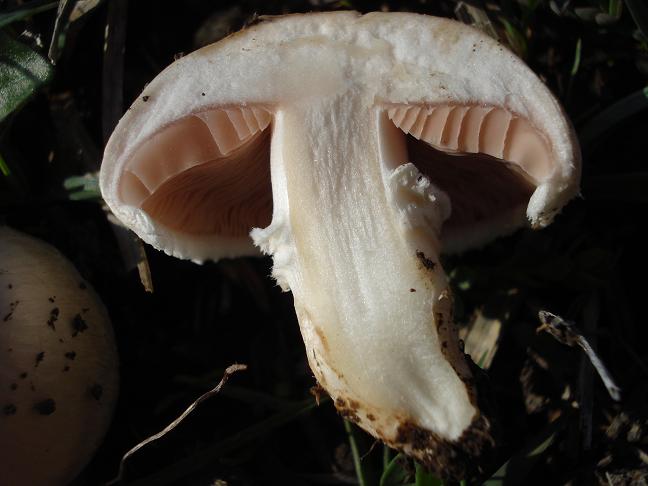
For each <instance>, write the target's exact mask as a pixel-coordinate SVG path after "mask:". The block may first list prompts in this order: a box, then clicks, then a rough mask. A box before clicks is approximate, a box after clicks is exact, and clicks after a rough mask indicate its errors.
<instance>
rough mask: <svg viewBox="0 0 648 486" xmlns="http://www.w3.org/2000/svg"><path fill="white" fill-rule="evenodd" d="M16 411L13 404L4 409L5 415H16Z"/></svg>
mask: <svg viewBox="0 0 648 486" xmlns="http://www.w3.org/2000/svg"><path fill="white" fill-rule="evenodd" d="M16 410H17V408H16V406H15V405H14V404H13V403H10V404H8V405H5V406H4V407H2V413H4V414H5V415H16Z"/></svg>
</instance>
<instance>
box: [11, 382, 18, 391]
mask: <svg viewBox="0 0 648 486" xmlns="http://www.w3.org/2000/svg"><path fill="white" fill-rule="evenodd" d="M9 389H10V390H11V391H13V390H17V389H18V383H12V384H11V385H10V386H9Z"/></svg>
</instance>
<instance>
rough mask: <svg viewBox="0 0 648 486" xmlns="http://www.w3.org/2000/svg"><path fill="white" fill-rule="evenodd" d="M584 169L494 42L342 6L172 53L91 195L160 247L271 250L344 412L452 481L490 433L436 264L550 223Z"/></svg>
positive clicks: (117, 139) (322, 378) (542, 93)
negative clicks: (445, 256)
mask: <svg viewBox="0 0 648 486" xmlns="http://www.w3.org/2000/svg"><path fill="white" fill-rule="evenodd" d="M579 165H580V159H579V151H578V147H577V145H576V143H575V139H574V135H573V131H572V128H571V126H570V124H569V122H568V121H567V120H566V119H565V116H564V114H563V112H562V110H561V108H560V106H559V105H558V103H557V102H556V100H555V99H554V98H553V96H552V95H551V94H550V93H549V91H548V90H547V89H546V88H545V86H544V85H543V84H542V82H541V81H540V80H539V79H538V78H536V76H535V75H534V74H533V73H532V72H531V71H530V70H529V69H528V68H527V67H526V66H525V65H524V64H523V63H522V61H520V60H519V59H517V58H516V57H515V56H514V55H513V54H512V53H511V52H509V51H508V50H506V49H504V48H503V47H501V46H500V45H499V44H498V43H497V42H495V41H493V40H492V39H490V38H488V37H486V36H484V35H483V34H482V33H480V32H478V31H476V30H473V29H471V28H469V27H466V26H464V25H462V24H459V23H456V22H453V21H450V20H445V19H438V18H433V17H427V16H422V15H415V14H396V13H389V14H387V13H373V14H368V15H364V16H361V15H359V14H357V13H353V12H342V13H339V12H338V13H326V14H307V15H291V16H285V17H278V18H270V19H267V20H264V21H263V22H261V23H260V24H258V25H255V26H253V27H251V28H248V29H247V30H245V31H243V32H241V33H239V34H237V35H234V36H230V37H228V38H226V39H225V40H223V41H221V42H219V43H217V44H214V45H212V46H208V47H206V48H203V49H201V50H199V51H196V52H195V53H193V54H191V55H188V56H185V57H183V58H182V59H179V60H178V61H176V62H175V63H174V64H173V65H171V66H170V67H169V68H167V69H166V70H165V71H164V72H163V73H162V74H160V75H159V76H158V77H157V78H156V79H155V80H153V81H152V82H151V83H150V84H149V85H148V86H147V88H146V89H145V92H144V93H143V96H142V97H141V98H140V99H138V100H137V101H136V102H135V103H134V104H133V106H132V107H131V109H130V110H129V111H128V113H127V114H126V115H125V116H124V118H123V119H122V120H121V122H120V123H119V125H118V127H117V129H116V130H115V133H114V134H113V136H112V138H111V140H110V142H109V143H108V146H107V147H106V152H105V157H104V162H103V166H102V172H101V188H102V192H103V195H104V197H105V200H106V201H107V203H108V204H109V206H110V207H111V208H112V210H113V211H114V213H115V214H116V215H117V216H118V217H119V218H120V219H121V220H122V221H124V223H125V224H127V225H128V226H129V227H130V228H132V229H133V230H134V231H135V232H136V233H138V234H139V235H140V236H141V237H142V238H143V239H144V240H145V241H147V242H149V243H150V244H152V245H153V246H155V247H156V248H159V249H162V250H164V251H166V252H167V253H169V254H172V255H175V256H178V257H181V258H190V259H192V260H195V261H204V260H206V259H212V260H217V259H219V258H223V257H235V256H240V255H249V254H253V251H254V248H253V246H252V244H251V241H253V242H254V244H255V245H256V246H257V247H259V248H260V249H261V250H262V251H263V252H264V253H267V254H270V255H272V257H273V261H274V266H273V275H274V277H275V278H276V279H277V281H278V282H279V284H280V285H281V287H282V288H283V289H284V290H291V291H292V292H293V295H294V301H295V309H296V312H297V315H298V318H299V323H300V327H301V332H302V335H303V338H304V342H305V345H306V352H307V355H308V360H309V363H310V366H311V369H312V370H313V372H314V374H315V377H316V378H317V380H318V382H319V383H320V384H321V385H322V386H323V387H324V388H325V389H326V390H327V391H328V392H329V393H330V394H331V396H332V397H333V398H334V402H335V405H336V407H337V408H338V409H339V410H340V412H341V413H342V414H343V415H344V416H345V417H347V418H349V419H350V420H353V421H354V422H356V423H358V424H359V425H360V426H361V427H363V428H364V429H365V430H367V431H368V432H369V433H371V434H372V435H374V436H375V437H378V438H380V439H381V440H383V441H384V442H385V443H387V444H388V445H390V446H392V447H395V448H397V449H400V450H402V451H404V452H406V453H407V454H409V455H411V456H413V457H415V458H416V459H417V460H419V461H421V462H422V463H424V464H425V465H426V466H428V467H429V468H431V469H434V470H436V471H437V472H438V473H440V474H441V475H442V476H444V477H449V476H453V477H461V476H462V475H464V474H465V471H466V470H467V469H470V468H471V467H473V466H474V465H475V464H477V463H478V461H476V459H478V457H479V456H480V455H482V454H483V453H485V451H486V450H487V449H489V448H490V446H491V445H492V430H491V423H490V420H489V417H488V416H487V414H486V413H485V412H484V410H483V409H481V408H480V405H479V403H480V400H479V398H480V395H479V394H478V390H476V387H475V385H474V377H473V376H472V374H471V371H470V366H469V364H468V360H466V359H465V357H464V355H463V352H462V351H461V350H460V348H459V344H458V340H457V337H456V333H455V330H454V328H453V323H452V301H451V296H450V292H449V289H448V282H447V278H446V276H445V274H444V272H443V269H442V268H441V265H440V264H439V261H438V257H439V254H440V253H441V251H457V250H463V249H467V248H472V247H475V246H478V245H481V244H483V243H486V242H487V241H489V240H492V239H493V238H495V237H497V236H500V235H502V234H506V233H510V232H511V231H513V230H515V229H516V228H519V227H521V226H524V225H525V224H527V223H530V225H531V226H533V227H542V226H545V225H547V224H548V223H549V222H550V221H551V219H552V218H553V216H554V215H555V214H556V213H557V212H558V211H559V209H560V208H561V207H562V206H563V205H564V204H565V203H566V202H567V201H568V200H569V199H571V198H572V197H573V196H574V195H575V194H576V192H577V183H578V177H579V170H580V169H579ZM270 180H271V181H272V184H270ZM248 234H250V236H251V240H250V238H249V237H248V236H247V235H248Z"/></svg>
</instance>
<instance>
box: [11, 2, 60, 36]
mask: <svg viewBox="0 0 648 486" xmlns="http://www.w3.org/2000/svg"><path fill="white" fill-rule="evenodd" d="M57 5H58V2H49V3H46V2H43V1H40V0H36V1H32V2H27V3H24V4H23V5H22V6H21V7H20V8H18V9H15V10H12V11H10V12H4V13H1V14H0V29H2V28H3V27H5V26H7V25H9V24H12V23H13V22H18V21H19V20H23V19H26V18H28V17H31V16H32V15H36V14H38V13H41V12H46V11H48V10H52V9H55V8H56V6H57Z"/></svg>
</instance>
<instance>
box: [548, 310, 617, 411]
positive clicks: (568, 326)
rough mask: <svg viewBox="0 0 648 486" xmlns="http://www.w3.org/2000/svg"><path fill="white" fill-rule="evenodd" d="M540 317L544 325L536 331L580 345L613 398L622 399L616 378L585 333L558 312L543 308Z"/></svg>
mask: <svg viewBox="0 0 648 486" xmlns="http://www.w3.org/2000/svg"><path fill="white" fill-rule="evenodd" d="M538 318H539V319H540V322H541V323H542V325H541V326H540V327H538V329H537V330H536V332H540V331H547V332H548V333H549V334H551V335H552V336H553V337H555V338H556V339H557V340H558V341H560V342H561V343H563V344H566V345H568V346H580V348H581V349H582V350H583V351H584V352H585V354H586V355H587V357H588V358H589V360H590V362H591V363H592V365H593V366H594V369H596V371H597V373H598V374H599V376H600V377H601V380H602V381H603V384H604V385H605V388H607V391H608V393H609V394H610V396H611V397H612V400H614V401H617V402H618V401H620V400H621V388H620V387H619V386H618V385H617V384H616V383H615V381H614V378H612V375H611V374H610V372H609V371H608V369H607V367H606V366H605V365H604V364H603V361H601V358H599V357H598V355H597V354H596V351H594V349H592V346H590V344H589V342H588V341H587V338H585V336H583V333H582V332H581V331H580V330H579V329H578V328H577V327H576V326H575V325H574V324H573V323H572V322H569V321H567V320H565V319H563V318H562V317H560V316H557V315H556V314H552V313H551V312H549V311H545V310H541V311H540V312H539V313H538Z"/></svg>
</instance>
